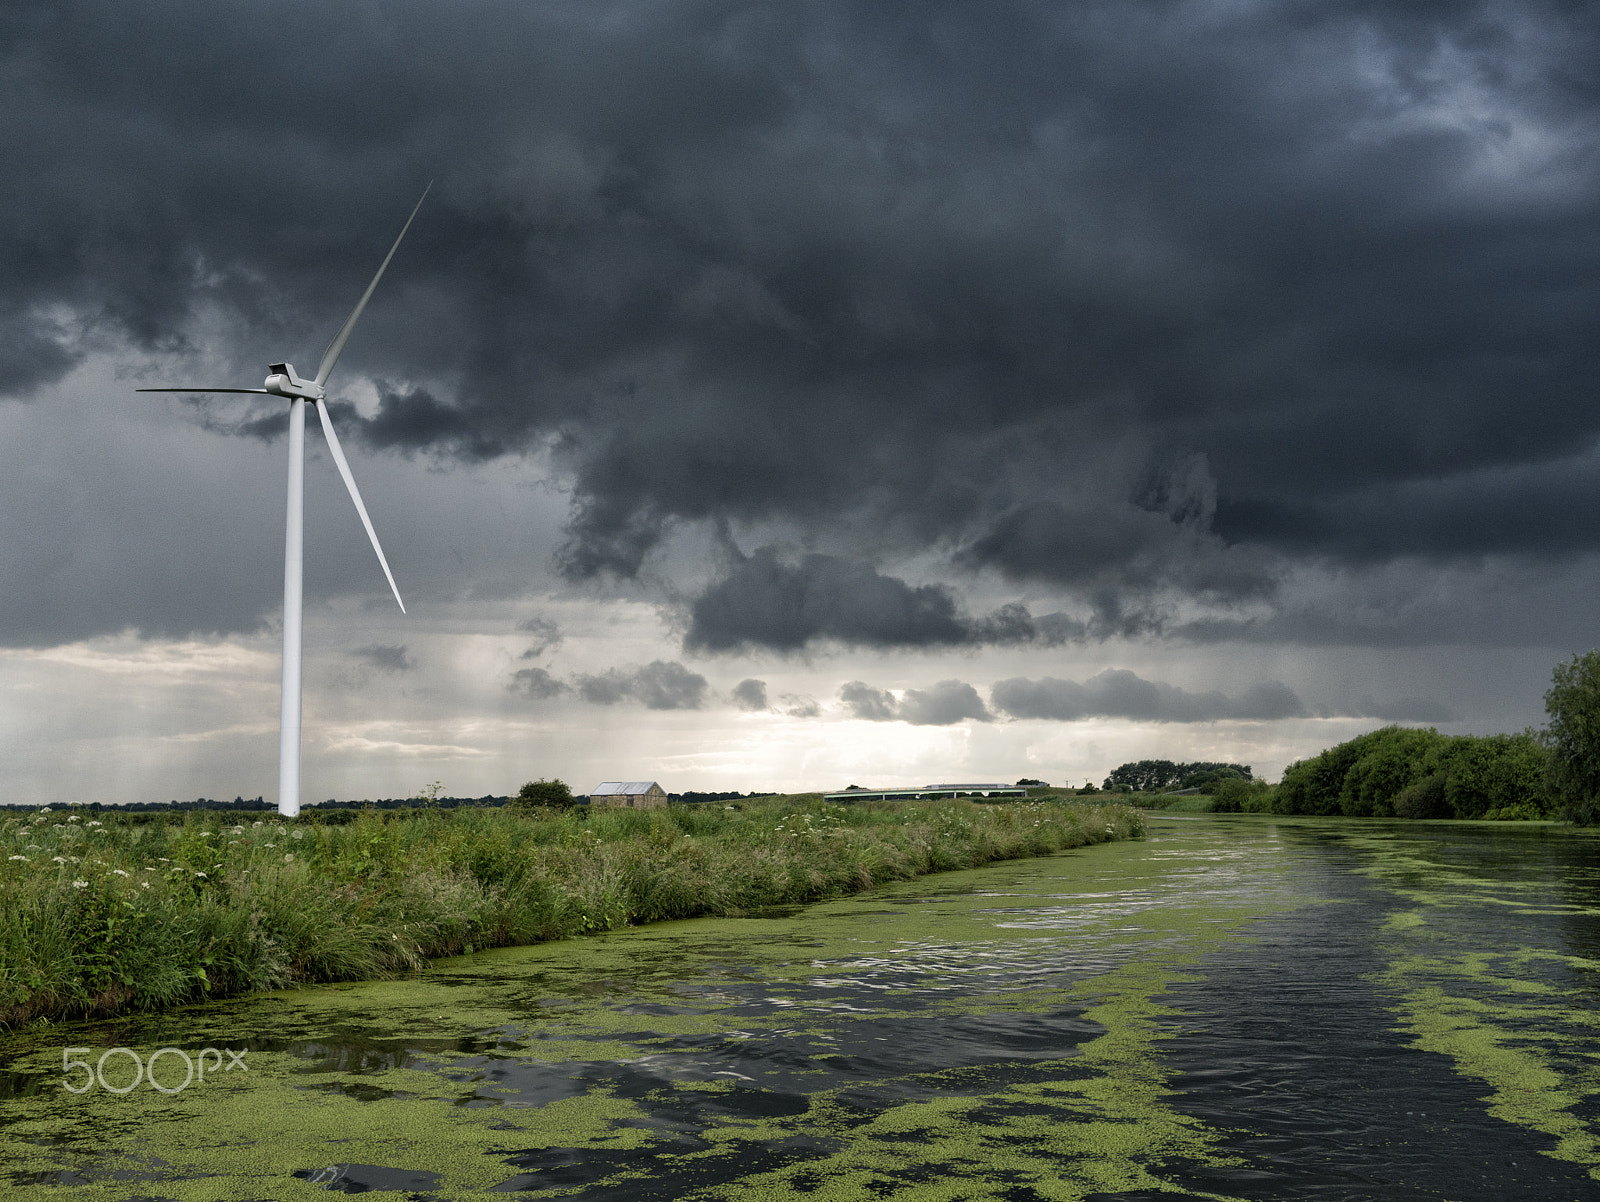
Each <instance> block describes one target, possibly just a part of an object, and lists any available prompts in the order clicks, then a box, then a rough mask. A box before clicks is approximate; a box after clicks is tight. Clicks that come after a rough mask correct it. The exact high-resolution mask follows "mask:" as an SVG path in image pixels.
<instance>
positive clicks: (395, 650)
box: [350, 643, 417, 672]
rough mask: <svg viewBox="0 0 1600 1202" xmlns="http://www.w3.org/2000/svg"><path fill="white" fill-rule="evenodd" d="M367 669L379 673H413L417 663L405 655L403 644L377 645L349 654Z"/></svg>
mask: <svg viewBox="0 0 1600 1202" xmlns="http://www.w3.org/2000/svg"><path fill="white" fill-rule="evenodd" d="M350 654H351V655H353V656H354V657H355V658H356V659H359V660H360V661H361V662H362V663H364V664H366V665H367V667H369V668H376V669H377V670H378V671H380V672H414V671H415V670H416V667H417V661H416V660H414V659H413V658H411V656H410V655H409V654H408V653H407V651H406V649H405V645H404V644H398V643H378V644H374V645H373V646H371V647H361V648H359V649H357V650H355V651H352V652H351V653H350Z"/></svg>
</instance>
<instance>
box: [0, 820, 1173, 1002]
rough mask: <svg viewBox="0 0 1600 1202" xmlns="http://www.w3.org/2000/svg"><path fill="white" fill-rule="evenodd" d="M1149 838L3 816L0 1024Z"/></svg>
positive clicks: (1074, 823) (996, 831) (824, 828)
mask: <svg viewBox="0 0 1600 1202" xmlns="http://www.w3.org/2000/svg"><path fill="white" fill-rule="evenodd" d="M1142 834H1143V823H1142V819H1141V818H1140V816H1139V814H1138V813H1137V812H1136V811H1134V810H1132V809H1130V808H1128V807H1127V806H1122V805H1107V806H1090V805H1064V804H1059V803H1053V802H1020V803H1016V804H1010V805H975V804H973V803H971V802H968V801H960V800H956V801H939V802H923V803H911V804H908V803H878V804H870V803H867V804H855V805H849V806H841V805H830V804H827V803H825V802H823V801H822V800H821V798H820V797H819V796H817V795H815V794H807V795H799V796H792V797H777V798H772V799H762V800H760V801H746V802H743V803H738V804H733V805H727V806H723V805H714V804H713V805H701V806H670V807H663V808H660V809H655V810H624V809H597V808H596V809H591V808H589V807H576V808H571V809H565V808H563V809H551V808H544V807H519V808H487V807H486V808H481V809H473V808H462V809H456V810H439V809H433V808H419V809H416V810H411V811H370V812H359V811H358V812H351V811H342V812H337V813H332V814H327V815H319V814H318V813H317V812H316V811H315V810H314V809H313V810H307V811H306V812H305V813H304V814H303V815H302V816H301V818H300V819H298V820H289V821H284V820H279V819H276V818H270V819H268V818H259V819H250V820H245V819H243V818H239V817H237V816H234V815H230V814H219V813H204V812H193V811H191V812H187V813H173V814H166V815H155V814H152V815H143V814H140V815H127V814H113V813H111V812H109V811H107V812H102V813H100V814H98V815H95V816H93V817H88V818H86V817H84V816H83V815H81V814H75V813H71V812H69V811H63V810H60V809H56V810H48V809H47V810H40V811H37V812H32V813H27V814H24V815H19V816H16V817H8V818H6V819H4V821H3V822H0V1023H3V1024H4V1025H7V1026H15V1025H18V1024H20V1023H24V1022H28V1021H30V1020H34V1019H39V1018H53V1017H57V1016H64V1015H93V1014H112V1013H116V1012H119V1011H126V1010H154V1009H160V1008H163V1007H168V1006H173V1005H178V1004H181V1003H184V1002H188V1001H195V1000H199V999H202V998H216V997H218V996H223V995H227V994H234V993H241V992H247V991H253V990H266V989H277V988H282V987H285V986H292V985H297V984H301V983H307V982H316V981H337V980H364V979H372V978H380V977H387V976H392V975H395V974H398V973H402V972H406V971H409V970H412V969H417V968H421V967H423V966H425V965H426V963H427V962H428V960H430V959H432V958H435V957H439V956H449V955H454V954H457V953H460V952H470V951H473V950H481V949H484V948H490V947H498V946H507V945H515V944H527V943H537V942H541V941H545V940H551V939H562V938H568V937H571V936H576V935H585V934H591V933H595V932H601V931H606V930H610V929H613V928H616V927H621V926H625V925H628V924H632V923H644V922H651V921H655V920H658V919H671V918H693V917H702V916H715V915H736V914H741V913H748V912H750V911H753V910H760V909H765V908H770V907H773V906H783V905H795V904H802V903H807V902H813V901H818V900H821V899H824V898H828V897H835V896H840V895H843V894H847V893H852V892H856V891H859V890H863V889H868V888H871V887H872V886H874V885H877V884H880V883H883V882H887V881H894V880H903V879H907V878H910V877H915V876H920V875H923V874H925V873H931V872H941V871H946V870H949V869H958V868H972V867H976V866H978V865H981V864H985V863H988V862H991V861H995V860H1007V859H1020V858H1023V857H1027V856H1040V855H1048V854H1050V853H1052V852H1056V851H1060V850H1063V849H1065V848H1071V847H1081V846H1085V845H1088V844H1093V843H1101V842H1107V841H1110V840H1115V839H1127V838H1137V837H1139V836H1140V835H1142Z"/></svg>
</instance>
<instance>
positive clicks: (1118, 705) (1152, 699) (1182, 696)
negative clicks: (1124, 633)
mask: <svg viewBox="0 0 1600 1202" xmlns="http://www.w3.org/2000/svg"><path fill="white" fill-rule="evenodd" d="M990 698H991V700H992V701H993V703H994V707H995V709H997V710H999V711H1000V712H1001V713H1004V714H1007V715H1009V716H1010V717H1012V718H1043V719H1048V720H1051V721H1056V722H1075V721H1079V720H1082V719H1085V718H1124V719H1128V720H1130V721H1135V722H1220V721H1228V720H1231V721H1272V720H1273V719H1277V718H1304V717H1308V716H1309V714H1308V711H1307V710H1306V707H1305V706H1304V705H1302V704H1301V703H1300V699H1299V698H1298V697H1297V696H1295V694H1294V691H1293V690H1292V689H1290V688H1289V687H1288V686H1287V685H1284V684H1280V683H1278V682H1277V681H1264V682H1262V683H1260V684H1256V685H1252V686H1250V688H1248V689H1246V690H1245V691H1244V692H1243V693H1240V694H1239V695H1238V696H1236V697H1229V696H1227V695H1225V694H1223V693H1218V692H1209V693H1191V692H1189V691H1188V690H1186V689H1180V688H1178V687H1177V686H1175V685H1170V684H1165V683H1163V682H1161V681H1156V680H1145V679H1144V678H1143V677H1141V676H1138V675H1136V674H1135V673H1133V672H1129V671H1127V670H1126V669H1122V668H1108V669H1107V670H1106V671H1104V672H1101V673H1099V674H1098V675H1096V676H1091V677H1090V678H1089V679H1088V680H1086V681H1083V682H1082V683H1081V684H1080V683H1079V682H1077V681H1073V680H1058V679H1057V678H1055V677H1053V676H1045V677H1042V678H1040V679H1038V680H1030V679H1028V678H1026V677H1020V676H1019V677H1015V678H1013V679H1011V680H1002V681H998V682H997V683H996V684H995V686H994V688H993V689H992V690H991V691H990Z"/></svg>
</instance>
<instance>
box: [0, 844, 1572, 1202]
mask: <svg viewBox="0 0 1600 1202" xmlns="http://www.w3.org/2000/svg"><path fill="white" fill-rule="evenodd" d="M1151 825H1152V835H1151V838H1150V839H1149V840H1147V841H1145V842H1141V843H1125V844H1110V845H1103V846H1098V847H1092V848H1085V849H1080V850H1077V851H1073V852H1067V853H1063V854H1061V855H1058V856H1055V857H1051V858H1048V859H1044V860H1031V861H1022V862H1016V863H1010V864H1002V865H995V866H991V867H988V868H984V869H980V870H977V871H973V872H963V873H950V874H944V875H940V876H935V877H927V878H923V879H922V880H919V881H912V882H906V883H903V884H899V885H896V886H892V887H889V888H886V889H883V890H880V891H877V892H875V893H872V894H870V895H864V896H858V897H853V898H848V899H844V900H841V901H837V902H833V903H829V904H826V905H819V906H813V907H808V908H806V909H803V910H798V911H795V912H792V913H783V914H768V915H763V916H760V917H755V918H745V919H714V920H705V921H698V922H684V923H670V924H660V925H657V926H651V927H644V928H639V929H636V930H631V931H624V932H617V933H613V934H610V935H606V936H603V937H600V938H593V939H586V940H579V941H574V942H569V943H561V944H550V945H544V946H541V947H535V948H520V949H510V950H504V951H498V952H491V953H485V954H481V955H477V956H469V957H462V958H459V959H455V960H450V961H444V962H441V963H440V965H439V966H438V967H437V968H436V969H434V970H433V971H431V972H429V973H427V974H426V975H424V976H422V977H419V978H413V979H408V980H405V981H396V982H387V983H378V984H370V985H353V986H343V987H335V988H327V989H317V990H303V991H297V992H289V993H282V994H276V995H270V996H262V997H252V998H247V999H240V1000H238V1001H235V1002H232V1003H224V1004H217V1005H213V1006H209V1007H203V1008H195V1009H191V1010H187V1011H182V1012H178V1013H175V1014H171V1015H166V1016H163V1017H161V1018H159V1019H154V1020H152V1019H144V1020H130V1021H126V1022H119V1023H110V1024H99V1025H93V1026H89V1025H82V1024H79V1025H72V1026H66V1027H61V1028H57V1029H55V1030H52V1031H50V1032H46V1033H44V1034H40V1033H38V1032H32V1033H29V1034H27V1035H26V1036H22V1035H18V1036H12V1037H9V1038H6V1039H4V1040H0V1056H3V1059H0V1066H3V1067H4V1069H5V1072H4V1074H3V1077H0V1166H4V1167H3V1169H0V1171H8V1172H9V1179H8V1180H9V1184H10V1185H11V1186H12V1187H13V1188H16V1187H26V1188H27V1189H28V1192H29V1193H30V1194H32V1195H37V1196H40V1197H53V1196H60V1197H84V1198H115V1199H131V1198H150V1199H158V1198H159V1199H167V1198H170V1199H200V1198H205V1199H234V1198H237V1199H247V1198H264V1197H287V1196H294V1195H297V1194H301V1193H303V1194H304V1195H305V1196H307V1197H309V1196H311V1195H312V1194H313V1193H314V1192H316V1191H319V1190H322V1191H330V1190H331V1191H345V1192H380V1191H394V1192H393V1193H391V1194H390V1196H392V1197H420V1198H453V1197H472V1196H478V1197H482V1196H486V1195H488V1194H491V1193H494V1194H510V1195H515V1196H523V1197H564V1198H568V1197H570V1198H583V1199H595V1200H599V1199H619V1200H620V1199H630V1200H632V1199H663V1200H665V1199H677V1198H695V1197H701V1198H707V1199H711V1198H730V1199H732V1198H739V1199H747V1198H759V1199H769V1198H770V1199H799V1198H808V1199H817V1200H823V1199H862V1198H866V1199H871V1198H900V1199H919V1200H920V1199H1007V1200H1017V1202H1023V1200H1031V1199H1046V1198H1047V1199H1146V1198H1158V1197H1160V1198H1174V1197H1176V1198H1213V1199H1269V1198H1270V1199H1278V1198H1329V1199H1334V1198H1352V1199H1353V1198H1382V1199H1398V1198H1450V1199H1503V1198H1508V1197H1515V1198H1518V1199H1578V1198H1594V1197H1600V1142H1597V1135H1600V1038H1597V1036H1600V1031H1597V1030H1596V1026H1597V1020H1600V840H1596V839H1595V838H1593V837H1590V836H1588V835H1586V834H1583V833H1575V832H1572V831H1568V830H1561V829H1558V828H1552V827H1548V826H1540V825H1534V824H1517V825H1511V824H1483V823H1383V822H1359V823H1357V822H1333V821H1326V820H1320V821H1319V820H1308V819H1287V820H1286V819H1268V818H1261V817H1256V816H1214V817H1213V816H1196V817H1176V816H1174V817H1161V816H1156V817H1155V818H1154V819H1153V820H1152V823H1151ZM69 1045H70V1046H80V1047H92V1048H93V1049H95V1051H94V1056H95V1057H98V1055H99V1054H100V1052H101V1051H103V1050H104V1049H107V1048H111V1047H116V1046H125V1047H129V1048H132V1049H135V1050H136V1051H139V1052H141V1053H143V1054H144V1055H146V1056H148V1054H149V1053H150V1052H151V1051H153V1050H155V1049H157V1048H161V1047H166V1046H175V1047H179V1048H184V1049H187V1050H190V1051H191V1052H193V1051H197V1050H198V1049H199V1048H201V1047H205V1046H215V1047H219V1048H221V1047H228V1048H234V1049H248V1051H247V1053H246V1059H247V1063H248V1066H249V1067H248V1071H247V1072H232V1073H221V1074H216V1073H214V1074H213V1075H212V1076H211V1077H210V1078H209V1079H208V1080H206V1081H205V1083H204V1084H203V1085H201V1084H195V1085H191V1086H190V1087H189V1088H186V1089H185V1090H183V1091H182V1092H181V1093H178V1094H174V1095H170V1096H168V1095H163V1094H160V1093H157V1092H155V1091H152V1090H151V1089H149V1088H148V1087H146V1086H144V1085H141V1086H139V1087H138V1088H136V1089H134V1090H133V1091H132V1092H130V1093H128V1094H127V1095H125V1096H117V1095H112V1094H109V1093H107V1092H105V1091H103V1090H100V1089H98V1088H96V1089H93V1090H91V1091H90V1092H89V1093H87V1094H85V1095H83V1096H81V1097H79V1096H74V1095H71V1094H68V1093H67V1092H66V1091H65V1090H63V1089H62V1088H61V1085H60V1081H61V1070H60V1064H61V1048H62V1047H63V1046H69ZM109 1067H110V1066H109V1065H108V1068H109ZM179 1075H180V1076H181V1072H180V1073H179ZM127 1077H131V1069H129V1070H128V1071H127V1072H126V1073H125V1074H124V1076H123V1078H122V1079H126V1078H127ZM4 1180H7V1178H4V1177H0V1181H4Z"/></svg>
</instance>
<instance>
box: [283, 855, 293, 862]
mask: <svg viewBox="0 0 1600 1202" xmlns="http://www.w3.org/2000/svg"><path fill="white" fill-rule="evenodd" d="M283 862H284V863H285V864H293V863H294V856H292V855H287V856H284V857H283Z"/></svg>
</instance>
